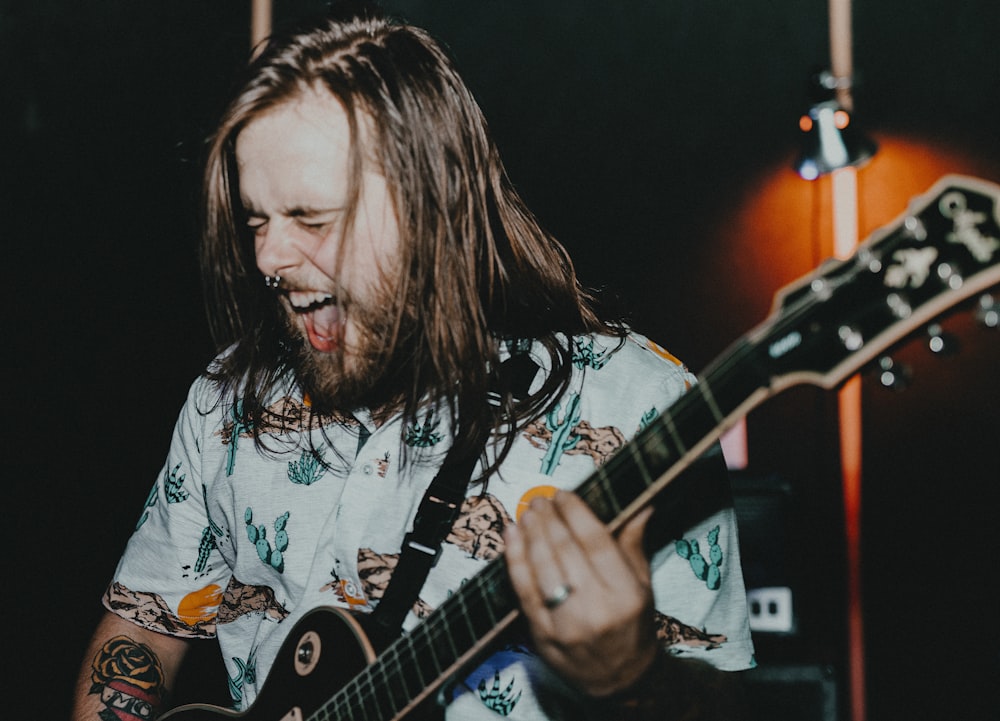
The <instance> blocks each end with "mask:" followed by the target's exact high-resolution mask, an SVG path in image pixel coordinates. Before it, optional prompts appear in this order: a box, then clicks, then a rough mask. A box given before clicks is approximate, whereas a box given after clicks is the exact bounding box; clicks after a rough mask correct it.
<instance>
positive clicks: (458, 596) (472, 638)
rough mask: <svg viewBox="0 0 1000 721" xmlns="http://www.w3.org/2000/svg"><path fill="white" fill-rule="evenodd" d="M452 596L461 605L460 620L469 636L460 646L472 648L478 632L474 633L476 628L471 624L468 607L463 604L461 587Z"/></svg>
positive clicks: (477, 637) (463, 595) (459, 625)
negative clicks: (463, 622)
mask: <svg viewBox="0 0 1000 721" xmlns="http://www.w3.org/2000/svg"><path fill="white" fill-rule="evenodd" d="M452 598H454V599H455V600H456V602H457V603H458V605H459V606H461V607H462V613H461V616H462V620H463V621H465V628H466V629H467V630H468V632H469V638H468V639H467V640H466V641H465V642H464V643H463V644H462V647H463V648H472V646H473V645H475V643H476V641H477V640H478V639H479V634H478V633H476V629H475V628H474V627H473V625H472V619H471V618H470V617H469V609H468V607H467V606H466V604H465V594H464V593H462V589H459V591H458V593H456V594H455V595H454V596H452ZM458 627H459V628H461V627H462V626H461V624H458ZM459 655H461V654H459Z"/></svg>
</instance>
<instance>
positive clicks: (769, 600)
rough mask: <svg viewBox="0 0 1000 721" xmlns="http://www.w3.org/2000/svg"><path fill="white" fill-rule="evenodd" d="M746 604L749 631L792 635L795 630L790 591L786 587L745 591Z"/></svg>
mask: <svg viewBox="0 0 1000 721" xmlns="http://www.w3.org/2000/svg"><path fill="white" fill-rule="evenodd" d="M747 604H748V606H749V610H750V630H752V631H767V632H770V633H792V632H793V631H794V630H795V614H794V612H793V609H792V589H790V588H788V587H787V586H770V587H766V588H754V589H751V590H749V591H747Z"/></svg>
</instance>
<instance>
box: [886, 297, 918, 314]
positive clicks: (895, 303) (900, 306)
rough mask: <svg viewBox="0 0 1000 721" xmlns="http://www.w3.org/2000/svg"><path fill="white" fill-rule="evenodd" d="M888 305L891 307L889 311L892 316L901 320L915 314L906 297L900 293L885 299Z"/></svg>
mask: <svg viewBox="0 0 1000 721" xmlns="http://www.w3.org/2000/svg"><path fill="white" fill-rule="evenodd" d="M885 302H886V305H888V306H889V310H891V311H892V314H893V315H894V316H896V317H897V318H899V319H900V320H905V319H906V318H909V317H910V315H912V314H913V307H912V306H911V305H910V302H909V301H908V300H907V299H906V297H905V296H903V295H900V294H899V293H890V294H889V295H888V296H886V299H885Z"/></svg>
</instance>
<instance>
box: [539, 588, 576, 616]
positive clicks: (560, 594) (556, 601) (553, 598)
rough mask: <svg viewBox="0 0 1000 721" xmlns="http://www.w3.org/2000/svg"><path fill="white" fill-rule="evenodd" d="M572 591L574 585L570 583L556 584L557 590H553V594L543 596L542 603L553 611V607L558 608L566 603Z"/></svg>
mask: <svg viewBox="0 0 1000 721" xmlns="http://www.w3.org/2000/svg"><path fill="white" fill-rule="evenodd" d="M571 593H573V587H572V586H570V585H569V584H568V583H563V584H561V585H559V586H556V588H555V590H554V591H552V593H551V594H549V595H548V596H546V597H545V598H543V599H542V603H543V604H544V605H545V608H547V609H549V610H550V611H551V610H552V609H554V608H557V607H559V606H561V605H562V604H563V603H565V602H566V599H567V598H569V595H570V594H571Z"/></svg>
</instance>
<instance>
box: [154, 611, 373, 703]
mask: <svg viewBox="0 0 1000 721" xmlns="http://www.w3.org/2000/svg"><path fill="white" fill-rule="evenodd" d="M374 658H375V650H374V649H373V647H372V645H371V644H370V643H369V642H368V639H367V637H366V636H365V633H364V631H363V630H362V628H361V626H360V624H359V623H358V621H357V620H356V619H355V618H353V617H352V616H350V615H349V614H348V613H346V612H344V611H341V610H340V609H336V608H328V607H325V608H317V609H314V610H313V611H311V612H310V613H309V614H308V615H306V616H305V617H303V618H302V619H301V620H300V621H299V622H298V623H297V624H296V625H295V626H294V628H292V631H291V633H290V634H289V635H288V638H287V639H286V640H285V642H284V644H282V646H281V649H280V650H279V651H278V655H277V657H276V658H275V661H274V665H273V666H272V667H271V670H270V672H269V673H268V677H267V682H266V683H265V684H264V686H263V688H262V689H261V693H260V695H258V696H257V698H256V699H255V700H254V703H253V705H252V706H251V707H250V708H249V709H248V710H246V711H244V712H242V713H237V712H235V711H231V710H228V709H224V708H221V707H219V706H212V705H204V704H192V705H185V706H180V707H178V708H176V709H174V710H173V711H171V712H169V713H167V714H166V715H165V716H163V717H162V719H161V721H168V719H169V721H221V719H245V720H246V721H305V719H308V718H309V717H310V715H311V714H313V712H315V711H316V710H317V709H319V708H320V707H321V706H323V704H324V703H325V702H326V701H327V700H328V699H329V698H330V694H331V692H332V691H334V690H336V689H339V688H341V687H343V686H344V685H345V684H346V683H347V682H348V681H350V680H351V679H352V678H353V677H355V676H357V675H358V674H359V673H360V672H361V671H362V670H363V669H364V668H365V667H366V666H367V665H368V664H369V663H371V662H372V661H373V660H374ZM322 718H324V719H333V718H336V717H334V716H323V717H322Z"/></svg>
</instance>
